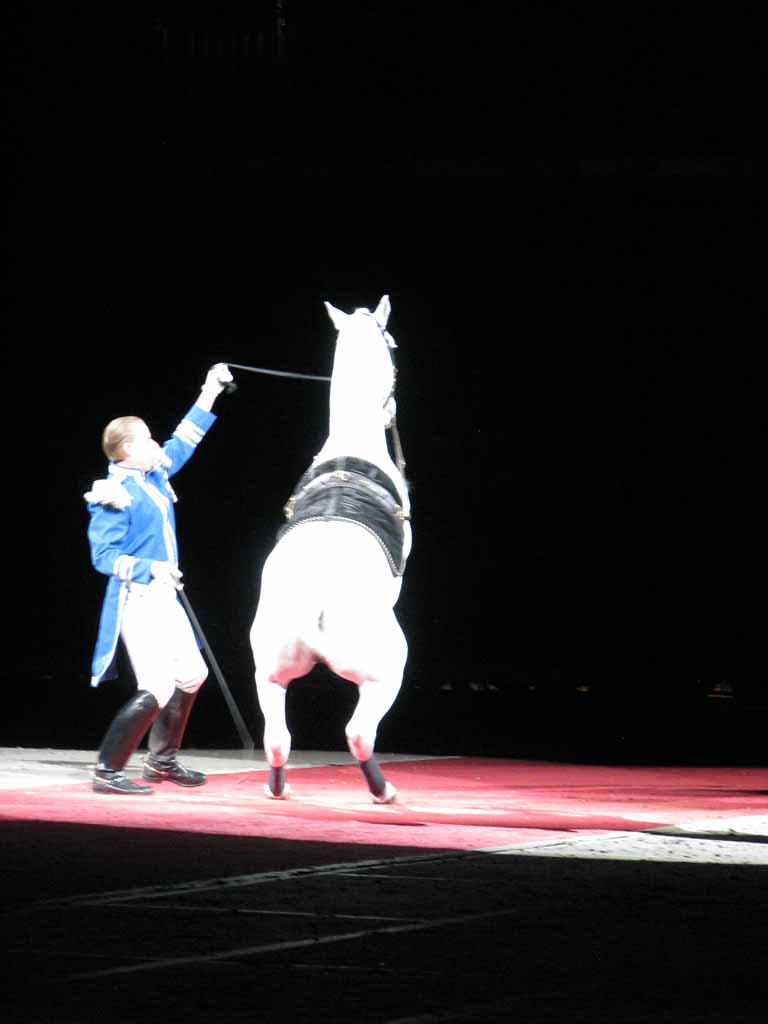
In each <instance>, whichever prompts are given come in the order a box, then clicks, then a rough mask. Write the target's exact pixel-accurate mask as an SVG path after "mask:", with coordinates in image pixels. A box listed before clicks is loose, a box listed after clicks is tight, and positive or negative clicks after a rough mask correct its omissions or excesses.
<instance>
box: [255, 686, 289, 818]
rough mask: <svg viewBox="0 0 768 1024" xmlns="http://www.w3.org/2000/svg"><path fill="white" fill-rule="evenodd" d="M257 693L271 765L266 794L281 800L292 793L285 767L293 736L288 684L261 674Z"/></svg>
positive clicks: (265, 789)
mask: <svg viewBox="0 0 768 1024" xmlns="http://www.w3.org/2000/svg"><path fill="white" fill-rule="evenodd" d="M256 690H257V692H258V696H259V705H260V706H261V713H262V714H263V715H264V753H265V754H266V756H267V761H268V762H269V778H268V780H267V783H266V785H265V786H264V792H265V794H266V795H267V796H268V797H271V798H272V799H274V800H281V799H283V798H284V797H286V796H288V794H289V793H290V791H291V787H290V786H289V785H288V784H287V783H286V781H285V765H286V763H287V761H288V757H289V755H290V753H291V734H290V732H289V731H288V725H287V723H286V720H285V697H286V693H287V690H288V685H287V683H286V684H285V685H283V684H282V683H277V682H274V681H273V680H272V679H269V678H261V677H260V673H259V672H257V673H256Z"/></svg>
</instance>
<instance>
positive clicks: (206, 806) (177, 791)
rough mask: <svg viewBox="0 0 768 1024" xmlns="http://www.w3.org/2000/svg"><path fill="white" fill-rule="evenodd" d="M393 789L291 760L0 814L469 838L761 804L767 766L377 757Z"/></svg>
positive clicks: (451, 842) (24, 801) (432, 844)
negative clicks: (275, 768)
mask: <svg viewBox="0 0 768 1024" xmlns="http://www.w3.org/2000/svg"><path fill="white" fill-rule="evenodd" d="M385 770H386V774H387V777H388V778H389V779H390V780H391V781H392V782H393V783H394V784H395V785H396V786H397V788H398V800H397V802H396V803H395V804H391V805H388V806H377V805H374V804H373V803H372V802H371V801H370V799H369V797H368V794H367V791H366V789H365V786H364V783H363V779H362V776H361V774H360V772H359V770H358V769H357V768H356V767H355V766H336V767H333V766H332V767H323V768H296V769H290V768H289V770H288V779H289V781H290V783H291V786H292V788H293V795H292V797H291V798H290V799H289V800H284V801H272V800H267V799H266V798H265V797H264V795H263V788H262V787H263V783H264V782H265V780H266V772H265V771H263V770H262V771H251V772H244V773H239V774H226V775H213V776H211V777H210V779H209V782H208V785H206V786H205V787H203V788H201V789H192V790H184V789H181V788H179V787H177V786H172V785H169V784H167V783H165V784H163V785H161V786H158V788H157V791H156V793H155V794H154V795H152V796H144V797H141V796H139V797H122V796H96V795H95V794H94V793H93V792H92V790H91V788H90V784H89V783H86V782H84V783H77V784H71V783H68V784H62V785H61V786H58V787H56V788H55V789H52V788H51V787H46V788H45V789H42V788H41V789H36V788H29V789H15V790H4V791H0V819H6V820H27V821H30V820H32V821H56V822H73V823H82V824H91V825H114V826H120V827H133V828H146V829H161V830H172V831H185V832H198V833H208V834H219V835H234V836H263V837H268V838H276V839H296V840H307V841H309V840H311V841H314V842H318V841H319V842H343V843H350V842H353V843H361V844H374V845H380V844H382V843H386V844H389V845H397V846H410V847H422V848H438V849H455V850H474V849H482V848H486V847H493V846H507V845H510V844H517V843H527V842H534V841H542V840H547V839H556V838H558V837H561V836H563V835H573V834H574V832H576V833H584V834H588V833H594V832H601V831H612V832H616V831H632V830H640V829H647V828H654V827H659V826H663V825H667V826H669V825H676V824H680V823H681V822H690V821H697V820H707V819H710V820H711V819H717V818H731V817H738V816H742V815H750V814H755V815H759V814H768V769H766V768H732V767H724V768H723V767H717V768H707V767H702V768H699V767H693V768H691V767H687V768H680V767H615V766H605V765H571V764H553V763H543V762H542V763H539V762H531V761H511V760H510V761H507V760H497V759H486V758H448V759H437V760H428V761H403V762H396V763H393V764H387V765H385Z"/></svg>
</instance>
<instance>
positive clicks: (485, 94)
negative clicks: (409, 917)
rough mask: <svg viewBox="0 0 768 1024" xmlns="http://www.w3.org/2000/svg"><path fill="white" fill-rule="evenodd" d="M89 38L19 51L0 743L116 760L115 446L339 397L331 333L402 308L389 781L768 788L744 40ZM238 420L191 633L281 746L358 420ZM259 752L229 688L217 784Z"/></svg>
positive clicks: (326, 692)
mask: <svg viewBox="0 0 768 1024" xmlns="http://www.w3.org/2000/svg"><path fill="white" fill-rule="evenodd" d="M65 7H66V5H61V6H59V7H57V8H55V9H52V10H49V9H46V8H45V7H43V6H41V5H37V4H31V3H30V4H13V3H12V4H9V5H7V7H6V11H5V13H4V15H3V21H4V48H5V50H6V53H7V58H8V59H7V61H6V68H7V70H6V77H5V84H4V98H5V100H6V110H7V117H6V132H5V138H4V157H5V160H4V166H5V168H6V169H5V172H4V173H5V184H6V188H5V194H6V211H7V220H6V225H7V231H6V242H7V245H6V268H5V272H4V274H3V298H2V308H3V321H4V332H3V333H4V335H5V385H6V387H5V392H6V399H7V405H6V416H5V437H4V445H3V447H4V465H5V495H6V497H5V510H6V516H7V518H6V524H7V525H6V530H5V540H6V545H5V547H6V573H5V605H6V611H5V614H4V619H5V626H6V630H5V633H6V639H5V644H4V651H3V676H4V693H5V701H6V707H5V712H4V713H3V715H2V716H0V722H1V723H2V724H1V725H0V742H2V743H3V744H6V745H30V746H35V745H48V744H50V745H53V746H57V747H61V746H67V745H73V746H85V747H86V748H88V747H90V746H94V747H95V746H97V745H98V742H99V740H100V738H101V735H102V733H103V730H104V728H105V727H106V724H107V723H108V721H109V718H110V716H111V714H112V713H113V711H114V710H115V709H116V707H117V706H119V704H120V703H122V701H123V700H124V699H126V697H127V696H128V695H129V693H130V692H131V687H132V681H131V678H130V673H129V672H127V671H126V672H124V674H123V676H122V678H121V680H120V681H119V682H117V683H111V684H109V685H105V686H103V687H102V688H100V689H99V690H97V691H92V690H90V689H89V686H88V679H89V663H90V654H91V648H92V644H93V639H94V636H95V630H96V624H97V618H98V612H99V607H100V601H101V595H102V592H103V582H102V581H101V580H100V578H99V577H98V576H97V575H96V574H95V572H94V571H93V570H92V569H91V568H90V566H89V555H88V549H87V544H86V539H85V529H86V525H87V517H86V513H85V503H84V502H83V500H82V493H83V492H84V491H85V490H86V489H87V488H88V487H89V486H90V484H91V482H92V480H93V479H94V478H96V477H98V476H100V475H102V473H103V470H104V461H103V458H102V456H101V453H100V447H99V439H100V434H101V430H102V428H103V426H104V424H105V423H106V422H107V421H108V420H109V419H111V418H112V417H113V416H116V415H120V414H124V413H136V414H138V415H140V416H142V417H144V418H145V419H146V420H147V421H148V422H149V424H150V426H151V427H152V429H153V432H154V433H155V435H156V436H157V437H159V438H165V437H167V436H169V434H170V432H171V431H172V430H173V428H174V427H175V425H176V423H177V422H178V420H179V419H180V418H181V416H182V414H183V413H184V412H185V410H186V409H187V407H188V406H189V405H190V404H191V402H192V401H193V400H194V397H195V395H196V394H197V390H198V388H199V386H200V383H201V382H202V380H203V378H204V376H205V373H206V371H207V368H208V367H209V366H210V365H211V364H212V363H214V362H217V361H220V360H223V361H232V362H240V363H246V364H255V365H258V366H266V367H275V368H280V369H292V370H298V371H301V372H305V373H318V374H324V373H328V372H329V371H330V365H331V358H332V344H333V339H334V332H333V329H332V325H331V323H330V321H329V320H328V319H327V316H326V314H325V310H324V308H323V305H322V303H323V300H325V299H328V300H329V301H331V302H333V303H334V304H335V305H337V306H339V307H341V308H343V309H347V310H351V309H352V308H354V307H355V306H358V305H363V306H369V307H373V306H374V305H375V303H376V302H377V301H378V299H379V297H380V296H381V294H383V293H385V292H386V293H388V294H389V295H390V297H391V302H392V309H393V312H392V318H391V321H390V328H391V331H392V333H393V335H394V337H395V339H396V340H397V342H398V345H399V348H398V352H397V359H398V367H399V391H398V397H399V415H398V419H399V426H400V432H401V436H402V441H403V445H404V448H405V455H406V458H407V461H408V475H409V478H410V480H411V483H412V487H413V491H412V499H413V507H414V536H415V543H414V550H413V554H412V557H411V559H410V562H409V566H408V572H407V575H406V580H405V585H404V589H403V594H402V598H401V601H400V603H399V606H398V611H399V617H400V619H401V622H402V624H403V627H404V629H405V631H406V634H407V636H408V639H409V644H410V652H411V653H410V659H409V664H408V667H407V670H406V678H405V680H404V684H403V689H402V692H401V695H400V698H399V701H398V703H397V705H396V706H395V708H394V709H393V710H392V712H390V715H389V716H388V718H387V719H386V721H385V723H384V724H383V726H382V731H381V734H380V743H379V746H380V749H398V750H410V751H413V752H416V751H418V750H428V751H438V750H442V751H445V752H481V753H491V754H515V753H528V754H531V753H534V754H535V753H543V754H546V755H547V756H556V755H560V756H584V757H593V758H596V757H612V758H618V757H624V758H628V757H631V758H647V759H651V760H652V759H654V758H657V759H658V758H661V757H664V758H669V757H672V756H695V757H698V758H700V757H706V758H707V759H716V758H722V757H729V758H735V757H738V758H743V759H751V760H755V759H756V758H760V757H764V756H765V755H764V744H763V741H762V736H763V733H764V731H765V730H764V725H765V722H766V712H768V691H766V688H765V687H766V681H768V680H766V666H765V650H764V647H765V645H764V634H765V631H764V622H765V600H764V591H765V585H764V579H765V573H766V543H765V527H764V524H765V518H766V502H765V497H764V452H765V447H766V434H767V433H768V414H767V413H766V408H765V400H764V391H765V386H764V374H763V367H762V362H763V359H762V350H763V344H764V342H763V334H762V328H761V327H759V323H758V316H757V308H758V300H759V297H760V296H761V293H762V280H759V277H761V276H762V275H759V272H758V267H759V266H760V260H759V259H757V258H756V256H755V250H754V245H755V243H759V241H760V228H759V224H760V219H761V216H762V194H761V191H760V188H759V185H760V184H761V171H762V166H761V164H760V162H759V161H758V160H757V159H756V158H755V156H754V153H753V151H752V149H753V139H754V136H755V131H756V127H755V126H756V124H757V123H758V122H757V121H756V119H755V117H754V105H755V98H756V92H755V76H756V71H755V66H756V64H757V60H756V53H755V47H756V40H757V38H758V34H757V32H756V31H755V29H754V26H752V25H750V24H749V21H748V19H741V18H740V17H739V15H738V13H737V12H731V14H729V19H728V24H727V25H723V24H722V22H718V21H717V20H716V19H715V17H714V16H712V20H711V21H710V22H707V21H706V20H705V19H706V18H707V17H708V16H707V15H706V14H705V13H704V12H702V11H698V12H697V14H696V20H695V22H692V21H691V19H690V18H689V17H688V16H687V15H686V14H685V13H684V12H682V11H678V10H677V9H676V8H675V7H674V5H665V6H664V7H663V9H659V11H658V12H656V11H655V9H654V8H653V6H652V5H651V6H650V7H648V8H647V9H646V11H645V12H644V14H643V16H642V20H639V19H638V17H637V16H636V15H633V14H632V13H631V12H629V11H625V10H624V8H623V5H619V7H620V9H619V10H617V11H616V12H614V14H613V15H612V16H611V20H609V21H605V20H604V19H600V20H598V19H596V18H595V19H590V18H589V17H587V16H585V15H584V13H583V12H582V11H581V8H580V5H570V4H556V3H539V4H531V5H528V4H524V3H518V4H509V5H496V4H490V3H472V4H469V3H458V4H454V5H451V10H450V11H447V10H446V8H445V5H437V4H435V5H433V4H397V3H386V4H385V3H361V2H358V3H355V4H345V3H336V4H332V5H326V4H319V3H314V4H310V3H297V2H292V0H285V3H283V4H279V3H264V4H259V3H250V4H240V3H232V4H224V5H216V6H215V7H214V5H210V4H195V3H185V4H172V3H166V4H163V3H138V4H134V5H131V7H130V9H129V8H125V7H122V6H120V5H118V6H117V7H115V8H113V7H112V5H106V7H105V6H104V5H99V6H98V7H97V6H96V5H94V6H93V9H92V10H90V9H89V8H88V6H87V5H85V6H80V7H78V11H77V12H76V13H73V12H72V11H70V10H68V9H65ZM760 249H761V247H760ZM760 249H758V252H759V251H760ZM237 380H238V383H239V390H238V391H237V393H236V394H235V395H234V396H232V397H231V398H222V399H220V400H219V402H218V403H217V407H216V411H217V412H218V413H219V414H220V419H219V422H218V423H217V424H216V426H215V428H214V429H213V431H212V432H211V434H210V435H209V437H208V439H207V440H206V442H205V445H204V447H203V448H202V449H201V451H200V452H199V454H198V455H197V456H196V458H195V460H194V461H193V462H192V463H191V464H190V465H189V467H187V468H186V469H185V470H184V471H183V472H182V474H180V475H179V476H178V477H177V478H176V479H175V481H174V485H175V486H176V490H177V492H178V494H179V497H180V501H179V504H178V506H177V519H178V527H179V534H180V543H181V550H182V568H183V569H184V572H185V580H186V590H187V594H188V596H189V598H190V600H191V602H192V604H193V606H194V608H195V610H196V612H197V614H198V617H199V618H200V620H201V623H202V624H203V627H204V629H205V631H206V634H207V636H208V639H209V641H210V644H211V646H212V648H213V650H214V651H215V653H216V655H217V658H218V660H219V662H220V664H221V667H222V670H223V672H224V674H225V676H226V678H227V680H228V682H229V685H230V688H231V689H232V691H233V693H234V694H235V696H236V698H237V700H238V703H239V705H240V707H241V709H242V712H243V715H244V716H245V718H246V721H247V723H248V725H249V728H250V729H251V730H252V731H253V733H254V736H255V737H256V740H257V745H258V744H259V743H260V738H261V737H260V730H261V720H260V715H259V712H258V709H257V707H256V704H255V695H254V692H253V687H252V683H251V680H252V663H251V657H250V649H249V646H248V639H247V637H248V629H249V627H250V622H251V619H252V617H253V612H254V609H255V605H256V599H257V594H258V577H259V571H260V567H261V563H262V561H263V559H264V557H265V555H266V553H267V551H268V550H269V547H270V544H271V541H272V538H273V536H274V532H275V530H276V529H277V527H278V526H279V524H280V521H281V507H282V504H283V502H284V500H285V498H286V497H287V496H288V494H289V493H290V490H291V487H292V485H293V483H294V482H295V480H296V479H297V477H298V476H299V475H300V473H301V472H302V471H303V469H304V468H305V466H306V465H307V463H308V461H309V460H310V458H311V457H312V456H313V455H314V454H315V452H316V451H317V450H318V448H319V447H320V445H321V444H322V441H323V440H324V431H325V428H326V417H327V392H326V389H325V385H323V384H318V383H314V382H308V381H283V380H276V379H272V378H267V377H260V376H255V375H246V374H238V376H237ZM350 699H351V694H350V692H349V689H348V687H347V684H342V683H341V682H339V681H336V680H334V679H333V678H330V677H329V676H327V675H324V674H323V673H322V671H320V670H317V672H316V673H314V675H313V677H312V679H311V680H307V681H304V682H302V683H297V684H295V686H294V689H293V690H292V694H291V708H292V710H291V714H292V716H293V719H292V727H293V730H294V742H295V745H296V746H305V747H310V748H311V747H320V748H340V747H341V746H342V745H343V721H342V713H343V709H344V708H345V707H346V706H347V705H348V704H349V701H350ZM237 744H238V736H237V734H236V732H235V730H234V727H233V724H232V722H231V719H230V718H229V716H228V713H227V711H226V707H225V704H224V701H223V699H222V697H221V694H220V692H219V691H218V688H217V686H216V682H215V680H214V678H213V676H211V680H210V682H209V683H208V684H207V686H206V688H205V689H204V691H203V694H202V695H201V698H200V701H199V704H198V710H196V714H195V716H194V717H193V720H192V722H191V724H190V729H189V733H188V745H198V746H203V747H205V746H212V747H216V746H228V745H232V746H237Z"/></svg>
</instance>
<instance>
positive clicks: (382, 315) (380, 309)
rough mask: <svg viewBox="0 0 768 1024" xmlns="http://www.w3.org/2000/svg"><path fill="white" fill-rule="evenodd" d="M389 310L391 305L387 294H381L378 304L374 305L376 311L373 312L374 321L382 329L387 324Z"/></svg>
mask: <svg viewBox="0 0 768 1024" xmlns="http://www.w3.org/2000/svg"><path fill="white" fill-rule="evenodd" d="M391 310H392V307H391V306H390V304H389V296H388V295H382V296H381V298H380V299H379V304H378V306H377V307H376V312H375V313H374V314H373V316H374V319H375V320H376V323H377V324H378V325H379V327H381V329H382V330H384V328H385V327H386V326H387V320H389V314H390V312H391Z"/></svg>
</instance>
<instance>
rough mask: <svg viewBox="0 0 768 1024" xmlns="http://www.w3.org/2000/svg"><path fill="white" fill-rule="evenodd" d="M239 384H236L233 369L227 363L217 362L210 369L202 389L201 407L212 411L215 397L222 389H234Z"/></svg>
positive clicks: (198, 402)
mask: <svg viewBox="0 0 768 1024" xmlns="http://www.w3.org/2000/svg"><path fill="white" fill-rule="evenodd" d="M236 387H237V385H236V384H235V380H234V377H233V376H232V371H231V370H230V368H229V367H228V366H227V364H226V363H216V365H215V366H212V367H211V368H210V370H209V371H208V373H207V375H206V378H205V382H204V383H203V387H202V389H201V391H200V397H199V398H198V400H197V404H198V405H199V406H200V408H201V409H205V410H206V412H210V411H211V406H212V405H213V403H214V401H215V399H217V398H218V397H219V395H220V394H221V393H222V391H234V390H235V388H236Z"/></svg>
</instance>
